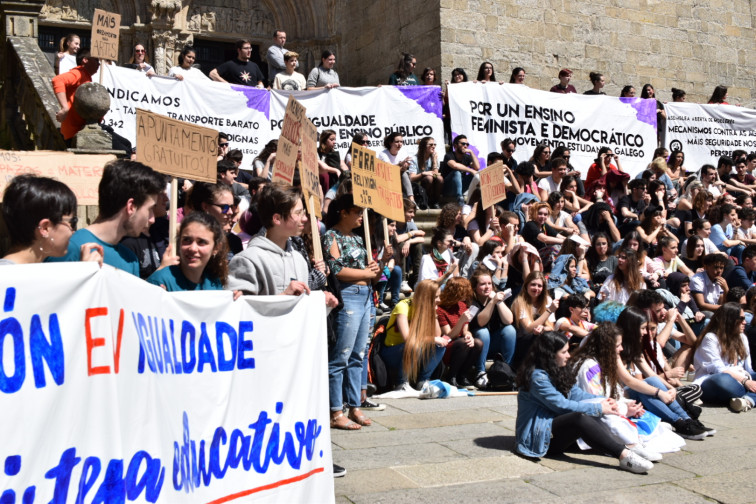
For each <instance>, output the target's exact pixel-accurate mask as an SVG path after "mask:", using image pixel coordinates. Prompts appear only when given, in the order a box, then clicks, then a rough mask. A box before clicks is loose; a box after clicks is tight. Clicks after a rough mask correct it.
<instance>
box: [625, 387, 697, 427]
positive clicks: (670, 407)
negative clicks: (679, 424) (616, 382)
mask: <svg viewBox="0 0 756 504" xmlns="http://www.w3.org/2000/svg"><path fill="white" fill-rule="evenodd" d="M643 381H645V382H646V383H648V384H649V385H651V386H653V387H656V388H658V389H661V390H662V391H665V390H667V387H665V386H664V384H663V383H662V381H661V380H660V379H659V378H658V377H656V376H652V377H650V378H646V379H645V380H643ZM625 390H626V391H627V396H628V397H629V398H630V399H633V400H635V401H640V402H641V403H642V404H643V407H644V408H646V410H648V411H650V412H651V413H653V414H654V415H656V416H658V417H659V418H661V419H662V420H663V421H665V422H668V423H675V422H676V421H678V420H680V419H683V420H687V419H688V418H690V417H689V416H688V414H687V413H686V412H685V410H684V409H683V408H682V406H680V403H678V402H677V401H672V402H671V403H670V404H665V403H664V401H662V400H661V399H657V398H656V397H654V396H652V395H646V394H641V393H640V392H636V391H635V390H632V389H631V388H629V387H625Z"/></svg>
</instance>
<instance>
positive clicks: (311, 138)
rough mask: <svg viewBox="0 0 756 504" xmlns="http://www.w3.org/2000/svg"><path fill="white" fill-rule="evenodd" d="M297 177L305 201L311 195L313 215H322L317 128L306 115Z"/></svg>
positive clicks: (303, 122)
mask: <svg viewBox="0 0 756 504" xmlns="http://www.w3.org/2000/svg"><path fill="white" fill-rule="evenodd" d="M299 177H300V179H301V181H302V192H303V193H304V196H305V201H309V199H310V196H312V197H313V200H314V207H315V208H314V211H315V215H317V216H318V217H322V213H321V211H320V208H321V206H322V203H321V201H320V180H319V179H318V128H316V127H315V125H314V124H312V121H310V120H309V119H307V118H306V117H305V118H304V120H303V121H302V162H301V163H300V165H299Z"/></svg>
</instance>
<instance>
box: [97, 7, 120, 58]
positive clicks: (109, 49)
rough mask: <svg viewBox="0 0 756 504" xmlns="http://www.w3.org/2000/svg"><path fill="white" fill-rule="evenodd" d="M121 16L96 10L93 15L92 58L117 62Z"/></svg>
mask: <svg viewBox="0 0 756 504" xmlns="http://www.w3.org/2000/svg"><path fill="white" fill-rule="evenodd" d="M120 30H121V15H120V14H115V13H113V12H107V11H104V10H102V9H95V10H94V14H93V15H92V35H91V40H92V48H91V51H92V57H93V58H102V59H106V60H111V61H116V60H117V59H118V36H119V34H120Z"/></svg>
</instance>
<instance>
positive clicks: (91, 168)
mask: <svg viewBox="0 0 756 504" xmlns="http://www.w3.org/2000/svg"><path fill="white" fill-rule="evenodd" d="M115 158H116V157H115V156H114V155H112V154H74V153H72V152H51V151H0V201H2V198H3V191H5V187H6V186H7V185H8V183H9V182H10V181H11V179H13V177H15V176H16V175H21V174H25V173H33V174H35V175H39V176H42V177H50V178H54V179H56V180H60V181H61V182H63V183H64V184H66V185H67V186H68V187H70V188H71V190H72V191H73V192H74V194H75V195H76V201H77V203H78V204H79V205H97V204H98V196H97V188H98V186H99V185H100V178H102V171H103V168H104V167H105V164H106V163H108V162H109V161H112V160H114V159H115Z"/></svg>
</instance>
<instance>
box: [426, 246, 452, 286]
mask: <svg viewBox="0 0 756 504" xmlns="http://www.w3.org/2000/svg"><path fill="white" fill-rule="evenodd" d="M441 256H442V257H443V258H444V259H445V260H446V262H447V263H449V266H450V267H451V265H452V263H453V262H454V256H453V255H452V252H451V249H446V251H444V252H442V253H441ZM439 277H440V275H439V274H438V268H437V267H436V264H435V263H434V262H433V258H432V257H431V255H430V254H425V255H424V256H423V260H422V261H421V263H420V277H419V278H418V279H417V281H418V282H419V281H421V280H437V279H438V278H439Z"/></svg>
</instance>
